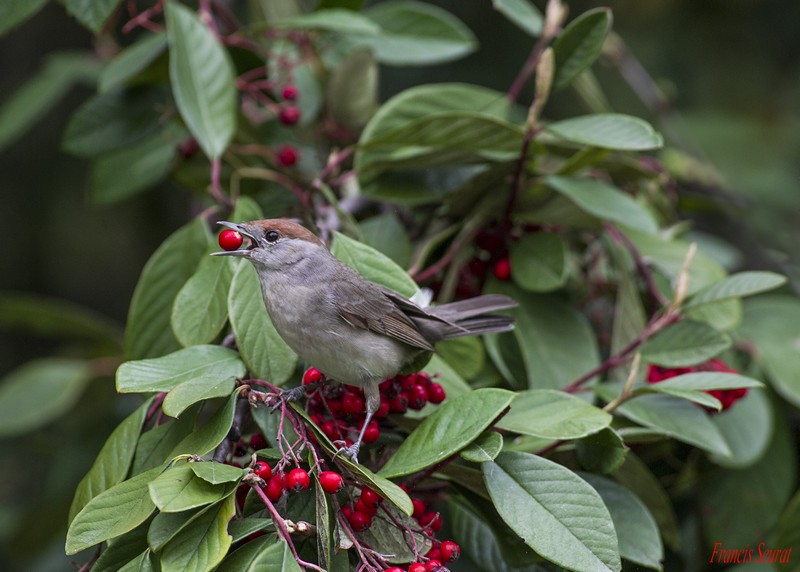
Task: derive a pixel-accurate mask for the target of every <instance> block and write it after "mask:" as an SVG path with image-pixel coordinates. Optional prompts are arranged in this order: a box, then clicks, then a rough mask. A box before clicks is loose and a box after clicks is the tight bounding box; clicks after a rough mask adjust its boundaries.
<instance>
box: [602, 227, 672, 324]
mask: <svg viewBox="0 0 800 572" xmlns="http://www.w3.org/2000/svg"><path fill="white" fill-rule="evenodd" d="M603 226H604V227H605V229H606V232H608V234H609V235H610V236H611V238H612V239H613V240H614V241H615V242H617V243H618V244H621V245H622V246H624V247H625V248H626V249H627V250H628V252H630V254H631V256H632V257H633V261H634V263H635V264H636V268H637V269H638V270H639V274H641V275H642V278H644V281H645V284H647V291H648V292H649V293H650V296H652V297H653V299H654V300H655V301H656V302H657V303H658V305H659V306H661V307H662V308H663V307H666V306H667V305H668V304H669V299H668V298H667V297H666V296H664V294H662V293H661V290H659V289H658V287H657V286H656V283H655V281H654V280H653V273H652V271H651V270H650V267H649V266H647V263H646V262H645V260H644V258H643V257H642V254H641V253H640V252H639V250H638V249H637V248H636V246H635V245H634V244H633V243H632V242H631V240H630V239H629V238H628V237H627V236H625V234H623V233H622V232H620V230H619V229H618V228H617V227H615V226H614V225H613V224H611V223H608V222H607V223H604V225H603Z"/></svg>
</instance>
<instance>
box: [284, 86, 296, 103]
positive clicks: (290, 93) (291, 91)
mask: <svg viewBox="0 0 800 572" xmlns="http://www.w3.org/2000/svg"><path fill="white" fill-rule="evenodd" d="M299 94H300V91H299V90H298V89H297V88H296V87H295V86H293V85H287V86H284V88H283V90H282V91H281V97H282V98H283V99H285V100H286V101H294V100H295V99H297V96H298V95H299Z"/></svg>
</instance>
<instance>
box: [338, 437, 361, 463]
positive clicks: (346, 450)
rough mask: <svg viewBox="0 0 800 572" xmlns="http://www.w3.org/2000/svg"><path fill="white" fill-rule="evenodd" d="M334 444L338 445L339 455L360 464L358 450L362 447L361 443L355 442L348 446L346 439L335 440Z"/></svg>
mask: <svg viewBox="0 0 800 572" xmlns="http://www.w3.org/2000/svg"><path fill="white" fill-rule="evenodd" d="M333 444H334V445H336V454H337V455H341V456H342V457H347V458H348V459H350V460H351V461H353V462H354V463H356V464H358V451H359V449H361V443H353V444H352V445H350V446H346V445H345V443H344V441H334V442H333Z"/></svg>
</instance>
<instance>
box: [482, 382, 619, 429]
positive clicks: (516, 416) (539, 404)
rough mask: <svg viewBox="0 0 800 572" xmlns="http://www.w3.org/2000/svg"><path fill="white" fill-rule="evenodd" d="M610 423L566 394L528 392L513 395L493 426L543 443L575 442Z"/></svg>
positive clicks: (602, 413) (603, 414)
mask: <svg viewBox="0 0 800 572" xmlns="http://www.w3.org/2000/svg"><path fill="white" fill-rule="evenodd" d="M611 419H612V417H611V415H610V414H609V413H606V412H605V411H603V410H602V409H600V408H598V407H595V406H594V405H591V404H589V403H587V402H586V401H584V400H582V399H580V398H578V397H575V396H574V395H571V394H569V393H564V392H563V391H556V390H553V389H531V390H528V391H523V392H520V393H519V394H518V395H517V397H516V399H514V403H513V404H512V405H511V411H510V412H509V413H508V414H507V415H506V416H505V417H503V418H502V419H501V420H500V421H499V422H498V423H497V426H498V427H499V428H501V429H505V430H506V431H513V432H514V433H520V434H522V435H533V436H534V437H542V438H544V439H578V438H580V437H585V436H586V435H591V434H592V433H597V432H598V431H602V430H603V429H605V428H606V427H608V426H609V425H610V424H611Z"/></svg>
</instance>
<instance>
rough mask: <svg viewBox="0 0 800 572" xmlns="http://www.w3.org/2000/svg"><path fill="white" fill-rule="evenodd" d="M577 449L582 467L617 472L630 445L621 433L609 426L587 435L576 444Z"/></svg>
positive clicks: (594, 470)
mask: <svg viewBox="0 0 800 572" xmlns="http://www.w3.org/2000/svg"><path fill="white" fill-rule="evenodd" d="M575 451H576V453H577V454H578V460H579V461H580V463H581V467H583V468H584V469H587V470H589V471H592V472H594V473H603V474H610V473H613V472H615V471H616V470H617V469H618V468H619V467H620V466H621V465H622V463H624V462H625V458H626V456H627V454H628V447H627V446H626V445H625V443H624V442H623V440H622V438H621V437H620V436H619V433H617V432H616V431H614V429H612V428H610V427H608V428H606V429H603V430H602V431H599V432H597V433H594V434H593V435H587V436H586V437H584V438H582V439H580V440H579V441H578V442H577V443H576V444H575Z"/></svg>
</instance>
